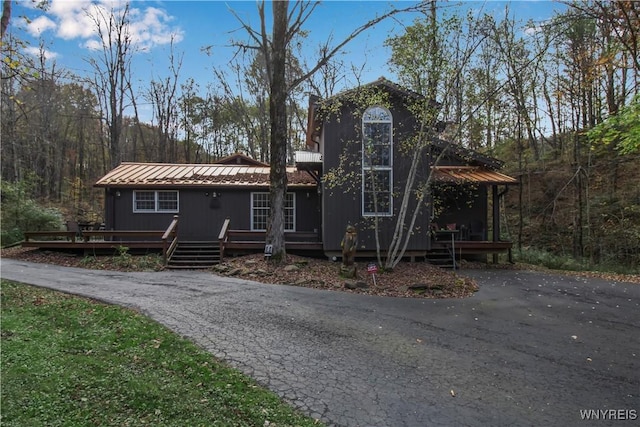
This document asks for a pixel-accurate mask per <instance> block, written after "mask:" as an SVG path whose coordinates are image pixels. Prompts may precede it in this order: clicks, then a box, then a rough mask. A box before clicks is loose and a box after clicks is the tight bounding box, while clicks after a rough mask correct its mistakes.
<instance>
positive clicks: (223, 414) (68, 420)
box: [1, 281, 317, 427]
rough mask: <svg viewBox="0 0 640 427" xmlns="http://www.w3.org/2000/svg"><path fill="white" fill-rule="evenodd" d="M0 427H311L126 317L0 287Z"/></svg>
mask: <svg viewBox="0 0 640 427" xmlns="http://www.w3.org/2000/svg"><path fill="white" fill-rule="evenodd" d="M1 315H2V367H1V369H2V390H1V394H2V396H1V397H2V425H3V426H7V427H12V426H41V425H42V426H44V425H47V426H63V425H64V426H86V425H105V426H106V425H109V426H116V425H117V426H125V425H155V426H176V427H177V426H180V427H182V426H266V425H277V426H311V425H317V424H316V422H315V420H312V419H310V418H307V417H304V416H302V415H301V414H299V413H297V412H295V411H294V410H293V409H292V408H291V407H289V406H287V405H286V404H284V403H283V402H282V401H281V400H280V399H279V398H278V397H277V396H276V395H274V394H273V393H271V392H269V391H267V390H264V389H262V388H260V387H259V386H258V385H257V384H256V383H255V382H254V381H253V380H251V379H249V378H247V377H245V376H243V375H242V374H240V373H239V372H238V371H236V370H233V369H231V368H229V367H227V366H225V365H224V364H223V363H220V362H218V361H216V360H215V359H214V358H213V357H212V356H211V355H210V354H209V353H207V352H205V351H203V350H202V349H200V348H198V347H197V346H196V345H194V344H193V343H191V342H189V341H187V340H185V339H183V338H181V337H179V336H178V335H176V334H174V333H172V332H171V331H169V330H167V329H166V328H164V327H162V326H160V325H158V324H157V323H155V322H153V321H152V320H150V319H148V318H146V317H144V316H142V315H140V314H139V313H136V312H134V311H131V310H127V309H123V308H121V307H117V306H110V305H105V304H100V303H96V302H94V301H89V300H86V299H82V298H77V297H72V296H69V295H65V294H62V293H59V292H53V291H50V290H46V289H41V288H35V287H29V286H25V285H20V284H16V283H12V282H7V281H2V312H1Z"/></svg>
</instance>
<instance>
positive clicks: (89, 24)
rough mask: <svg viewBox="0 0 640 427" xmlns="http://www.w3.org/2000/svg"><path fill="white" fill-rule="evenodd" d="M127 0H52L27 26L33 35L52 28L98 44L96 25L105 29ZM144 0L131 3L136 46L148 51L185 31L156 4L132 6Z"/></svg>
mask: <svg viewBox="0 0 640 427" xmlns="http://www.w3.org/2000/svg"><path fill="white" fill-rule="evenodd" d="M126 4H127V2H126V1H123V0H98V1H95V0H94V1H89V0H51V3H50V6H49V9H48V16H41V17H39V18H36V19H35V20H34V21H33V23H35V22H36V21H38V22H39V26H32V27H30V32H31V33H32V34H33V35H39V34H40V33H42V32H43V31H46V30H55V31H56V35H57V36H58V37H60V38H62V39H65V40H73V39H81V40H82V41H83V43H81V45H82V46H84V47H86V48H87V49H96V48H99V49H100V48H101V47H102V45H101V43H100V42H99V40H96V38H97V37H98V28H97V27H98V25H100V26H101V27H102V31H103V32H105V31H106V28H107V27H108V20H109V17H110V16H111V14H112V13H114V14H116V16H121V14H122V13H123V12H124V8H125V6H126ZM144 4H145V3H143V2H136V3H130V6H129V7H130V8H129V17H128V18H129V21H130V24H129V28H128V34H129V36H130V37H131V41H132V43H133V45H134V46H133V47H134V48H135V49H136V50H143V51H148V50H150V49H151V48H153V47H154V46H159V45H165V44H168V43H170V42H171V40H172V39H173V41H174V42H176V43H177V42H179V41H181V40H182V39H183V37H184V33H183V31H182V30H181V29H179V28H172V27H171V26H170V22H171V21H172V20H173V17H172V16H170V15H169V14H167V12H166V11H164V10H162V9H159V8H156V7H152V6H149V7H133V5H135V6H139V5H144ZM38 31H39V32H38Z"/></svg>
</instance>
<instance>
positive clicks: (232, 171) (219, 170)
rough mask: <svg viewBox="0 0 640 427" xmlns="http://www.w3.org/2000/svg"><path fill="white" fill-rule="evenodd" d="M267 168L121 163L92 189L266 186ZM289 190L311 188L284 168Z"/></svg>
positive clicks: (303, 178) (311, 183)
mask: <svg viewBox="0 0 640 427" xmlns="http://www.w3.org/2000/svg"><path fill="white" fill-rule="evenodd" d="M269 173H270V168H269V166H251V165H225V164H173V163H134V162H123V163H122V164H120V165H119V166H118V167H116V168H115V169H113V170H111V171H110V172H109V173H107V174H106V175H105V176H103V177H102V178H100V179H99V180H98V181H97V182H96V183H95V184H94V186H95V187H136V188H150V187H165V188H166V187H183V188H184V187H226V188H257V187H258V188H265V187H269ZM287 180H288V186H289V188H311V187H315V186H316V182H315V180H314V179H313V178H312V177H311V176H309V175H308V174H307V173H304V172H301V171H297V170H296V168H295V167H288V168H287Z"/></svg>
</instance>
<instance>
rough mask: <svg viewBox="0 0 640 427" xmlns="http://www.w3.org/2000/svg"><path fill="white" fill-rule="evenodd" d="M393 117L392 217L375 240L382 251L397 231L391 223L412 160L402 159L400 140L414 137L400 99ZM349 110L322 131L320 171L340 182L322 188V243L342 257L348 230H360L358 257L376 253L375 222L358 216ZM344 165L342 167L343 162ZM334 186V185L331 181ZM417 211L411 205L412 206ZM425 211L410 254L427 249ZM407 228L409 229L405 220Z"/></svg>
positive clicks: (357, 138)
mask: <svg viewBox="0 0 640 427" xmlns="http://www.w3.org/2000/svg"><path fill="white" fill-rule="evenodd" d="M390 110H391V113H392V115H393V133H394V136H393V141H394V148H393V150H394V151H393V159H394V161H393V164H394V171H393V182H394V202H393V203H394V217H380V218H379V230H380V232H379V237H380V245H381V248H382V249H386V248H387V247H388V245H389V243H390V242H391V238H392V236H393V231H394V229H395V223H396V221H395V217H396V216H397V214H398V210H399V208H400V204H401V201H402V196H403V191H404V186H405V183H406V177H407V173H408V170H409V165H410V158H409V156H407V155H403V154H402V151H401V150H400V145H401V143H402V141H403V140H405V139H406V138H408V137H409V136H411V135H413V133H414V132H415V128H416V123H415V121H414V119H413V118H412V116H411V114H410V113H409V112H408V111H407V109H406V108H404V107H403V106H402V104H401V100H400V99H392V107H391V108H390ZM353 111H356V109H355V107H354V106H353V105H350V104H348V103H344V104H343V106H342V108H341V110H340V111H339V112H338V113H337V115H334V116H332V117H329V118H328V119H327V120H326V121H325V123H324V127H323V131H324V134H323V142H324V146H323V160H324V171H325V173H327V172H328V176H329V177H330V176H331V173H332V172H333V173H335V174H337V175H338V177H339V178H344V179H343V181H344V182H342V183H340V184H339V185H336V186H333V187H332V185H328V184H327V183H326V182H325V183H324V185H323V192H324V197H323V208H322V217H323V224H324V229H323V242H324V247H325V251H326V252H335V251H340V242H341V240H342V237H343V235H344V231H345V228H346V226H347V225H348V224H352V225H354V226H355V227H356V228H357V229H358V240H359V245H358V248H359V250H361V251H374V250H375V249H376V236H375V231H374V222H373V221H374V220H373V218H371V217H363V216H362V191H361V188H362V187H361V185H362V182H361V134H360V132H361V127H362V125H361V117H360V116H359V115H355V114H353ZM341 159H342V161H341ZM424 160H425V165H423V166H422V173H423V174H424V173H426V172H427V171H428V166H426V165H427V164H428V157H426V156H425V159H424ZM339 180H340V179H338V181H339ZM334 182H335V181H334ZM413 203H414V206H415V200H413ZM429 222H430V221H429V209H426V208H424V209H422V210H421V213H420V215H419V216H418V219H417V221H416V228H415V230H414V235H413V236H412V237H411V240H410V242H409V246H408V247H407V249H408V250H425V249H428V248H429V245H430V238H429V231H428V226H429ZM406 223H409V218H408V219H407V221H406Z"/></svg>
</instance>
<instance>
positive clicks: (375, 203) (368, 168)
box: [362, 106, 393, 216]
mask: <svg viewBox="0 0 640 427" xmlns="http://www.w3.org/2000/svg"><path fill="white" fill-rule="evenodd" d="M392 129H393V118H392V117H391V113H390V112H389V110H387V109H386V108H383V107H380V106H375V107H370V108H368V109H367V110H366V111H365V112H364V116H363V117H362V215H363V216H391V215H392V213H393V198H392V194H391V191H392V188H393V132H392Z"/></svg>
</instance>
